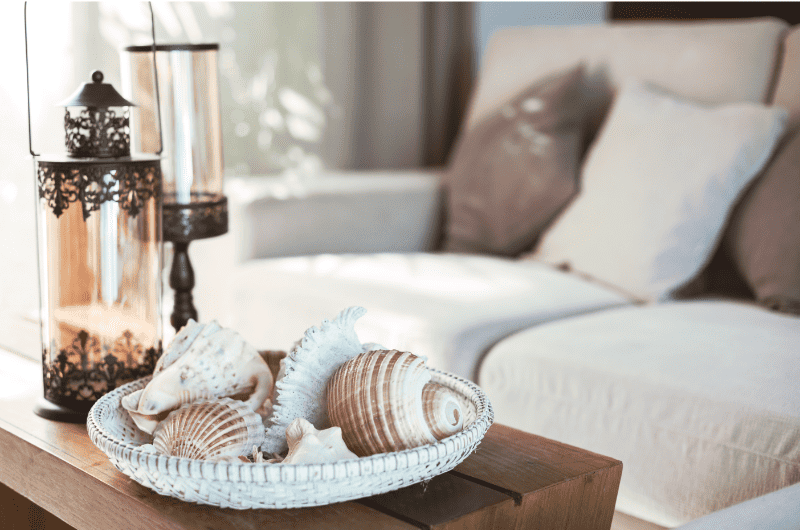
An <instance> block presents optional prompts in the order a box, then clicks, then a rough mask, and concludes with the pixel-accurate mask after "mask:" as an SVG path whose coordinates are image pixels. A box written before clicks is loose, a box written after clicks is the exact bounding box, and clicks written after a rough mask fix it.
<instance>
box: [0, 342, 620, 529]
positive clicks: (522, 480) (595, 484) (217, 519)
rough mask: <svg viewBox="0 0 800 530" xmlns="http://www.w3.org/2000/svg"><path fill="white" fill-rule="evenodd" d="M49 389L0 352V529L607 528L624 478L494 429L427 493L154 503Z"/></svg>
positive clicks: (600, 459) (574, 454)
mask: <svg viewBox="0 0 800 530" xmlns="http://www.w3.org/2000/svg"><path fill="white" fill-rule="evenodd" d="M41 387H42V380H41V368H40V366H39V364H38V363H36V362H33V361H31V360H29V359H26V358H23V357H20V356H17V355H14V354H11V353H8V352H5V351H1V350H0V389H4V390H5V391H0V447H2V452H0V482H2V484H3V485H4V486H0V523H3V526H4V527H10V525H9V521H10V520H11V519H12V518H14V517H16V518H17V519H19V520H20V521H22V522H24V521H31V524H30V527H31V528H34V527H35V528H39V527H46V528H67V526H66V525H65V524H64V523H63V522H65V523H67V524H69V525H71V526H72V527H75V528H79V529H98V530H100V529H102V530H106V529H108V528H125V529H131V530H138V529H141V530H157V529H198V530H199V529H209V528H236V529H237V530H238V529H253V530H256V529H258V530H268V529H290V528H298V529H300V528H302V529H309V530H313V529H337V528H341V529H347V530H374V529H382V528H387V529H416V528H423V529H437V530H439V529H442V530H444V529H447V530H451V529H487V528H498V529H510V528H541V529H551V528H558V529H561V530H578V529H581V530H583V529H585V530H607V529H609V528H610V527H611V519H612V516H613V512H614V504H615V502H616V497H617V490H618V488H619V480H620V476H621V473H622V463H621V462H619V461H617V460H614V459H612V458H608V457H605V456H601V455H598V454H595V453H590V452H588V451H584V450H582V449H578V448H576V447H572V446H568V445H564V444H561V443H559V442H555V441H553V440H548V439H546V438H542V437H539V436H534V435H531V434H527V433H524V432H522V431H518V430H515V429H512V428H510V427H506V426H503V425H498V424H495V425H493V426H492V427H491V429H489V432H488V433H487V435H486V437H485V438H484V439H483V441H482V442H481V444H480V446H479V447H478V450H477V451H476V452H475V453H473V454H472V455H471V456H470V457H469V458H467V459H466V460H465V461H464V462H462V463H461V464H460V465H459V466H458V467H456V468H455V470H453V471H451V472H449V473H445V474H444V475H440V476H438V477H436V478H434V479H432V480H431V481H430V482H429V483H427V484H425V485H422V484H417V485H414V486H410V487H407V488H404V489H402V490H398V491H394V492H390V493H386V494H383V495H378V496H375V497H370V498H367V499H361V500H358V501H352V502H346V503H339V504H334V505H329V506H320V507H315V508H302V509H292V510H245V511H237V510H231V509H222V508H214V507H209V506H199V505H195V504H190V503H186V502H183V501H179V500H177V499H173V498H170V497H164V496H161V495H158V494H156V493H154V492H152V491H151V490H149V489H147V488H145V487H144V486H141V485H139V484H137V483H136V482H134V481H133V480H131V479H130V478H128V477H127V476H125V475H123V474H122V473H121V472H119V471H118V470H117V469H116V468H114V466H113V465H112V464H111V463H110V462H109V460H108V459H107V458H106V456H105V454H103V453H102V452H101V451H100V450H99V449H97V448H96V447H95V446H94V445H93V444H92V443H91V441H90V440H89V437H88V435H87V434H86V427H85V425H73V424H62V423H57V422H52V421H48V420H45V419H43V418H40V417H39V416H36V415H35V414H34V413H33V405H34V402H35V401H36V399H37V398H38V397H39V396H41V394H42V388H41ZM34 503H35V504H34ZM37 505H38V506H37ZM40 507H41V508H40ZM42 510H44V511H42ZM3 518H5V522H3V520H2V519H3ZM59 519H60V520H61V521H63V522H61V521H59ZM36 521H39V522H41V523H45V522H46V523H50V524H48V525H47V526H39V524H40V523H38V522H36ZM21 527H26V526H24V525H23V526H21Z"/></svg>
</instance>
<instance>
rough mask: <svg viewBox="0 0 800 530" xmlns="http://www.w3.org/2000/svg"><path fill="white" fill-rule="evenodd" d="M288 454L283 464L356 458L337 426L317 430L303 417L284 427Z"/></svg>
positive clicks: (318, 462)
mask: <svg viewBox="0 0 800 530" xmlns="http://www.w3.org/2000/svg"><path fill="white" fill-rule="evenodd" d="M286 442H287V443H288V444H289V454H287V455H286V458H284V459H283V463H284V464H324V463H327V462H337V461H339V460H352V459H354V458H358V456H357V455H356V454H354V453H353V452H352V451H350V450H349V449H348V448H347V445H345V443H344V440H342V430H341V429H340V428H339V427H330V428H328V429H323V430H321V431H320V430H317V429H315V428H314V426H313V425H311V423H309V422H308V421H306V420H304V419H303V418H297V419H295V420H294V421H293V422H292V423H290V424H289V427H287V428H286Z"/></svg>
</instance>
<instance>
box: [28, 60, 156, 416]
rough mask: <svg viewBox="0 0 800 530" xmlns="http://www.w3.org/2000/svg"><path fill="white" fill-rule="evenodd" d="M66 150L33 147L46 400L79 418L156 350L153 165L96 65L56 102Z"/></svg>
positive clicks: (49, 408)
mask: <svg viewBox="0 0 800 530" xmlns="http://www.w3.org/2000/svg"><path fill="white" fill-rule="evenodd" d="M61 105H62V106H63V107H65V108H66V113H65V117H64V127H65V131H66V142H65V143H66V146H67V153H66V154H65V155H36V154H34V153H33V151H32V150H31V153H32V154H33V155H34V160H35V171H36V183H37V186H38V201H37V214H36V217H37V232H38V244H39V248H38V256H39V273H40V286H41V291H40V309H41V319H42V328H41V330H42V368H43V378H44V400H41V401H40V402H39V403H38V404H37V406H36V408H35V412H36V413H37V414H39V415H40V416H44V417H46V418H49V419H55V420H62V421H76V422H82V421H85V420H86V413H87V412H88V411H89V408H91V406H92V405H93V404H94V403H95V401H96V400H97V399H99V398H100V397H101V396H102V395H103V394H105V393H106V392H108V391H110V390H113V389H114V388H116V387H118V386H119V385H121V384H123V383H127V382H129V381H132V380H134V379H138V378H140V377H144V376H145V375H148V374H150V373H152V371H153V368H154V366H155V363H156V360H157V359H158V357H159V355H160V354H161V337H162V333H161V332H162V330H161V267H162V265H161V252H162V244H161V242H162V232H161V165H160V159H159V157H158V156H153V155H133V156H131V154H130V126H129V110H128V109H129V108H130V107H131V106H133V103H131V102H130V101H127V100H126V99H124V98H123V97H122V96H121V95H119V93H118V92H117V91H116V90H115V89H114V87H112V86H111V85H110V84H107V83H103V74H102V73H101V72H99V71H96V72H94V73H93V74H92V82H91V83H85V84H84V85H83V86H82V87H81V88H79V89H78V91H76V92H75V94H73V95H72V96H71V97H70V98H69V99H67V100H66V101H64V102H63V103H62V104H61Z"/></svg>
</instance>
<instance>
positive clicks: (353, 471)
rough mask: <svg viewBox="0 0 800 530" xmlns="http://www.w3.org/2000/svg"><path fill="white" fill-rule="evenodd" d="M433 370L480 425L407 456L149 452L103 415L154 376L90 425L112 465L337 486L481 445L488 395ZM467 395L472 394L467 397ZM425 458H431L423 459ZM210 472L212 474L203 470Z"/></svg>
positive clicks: (121, 392)
mask: <svg viewBox="0 0 800 530" xmlns="http://www.w3.org/2000/svg"><path fill="white" fill-rule="evenodd" d="M429 371H430V372H431V376H432V378H431V381H433V382H436V383H440V384H445V386H447V387H448V388H450V389H451V390H453V391H455V392H458V393H459V394H460V395H461V396H462V397H463V398H466V399H468V400H469V401H470V402H472V403H473V404H474V406H475V408H476V417H475V420H474V421H473V422H472V423H471V424H470V425H469V426H468V427H467V428H465V429H463V430H461V431H459V432H457V433H455V434H453V435H451V436H448V437H447V438H444V439H442V440H439V441H437V442H435V443H431V444H425V445H422V446H418V447H413V448H410V449H404V450H402V451H392V452H389V453H378V454H374V455H370V456H365V457H359V458H357V459H352V460H339V461H336V462H326V463H316V464H313V463H312V464H308V463H298V464H283V463H278V464H274V463H273V464H270V463H266V462H261V463H249V462H213V461H208V460H197V459H193V458H188V457H177V456H167V455H162V454H158V453H153V452H150V451H144V450H143V449H142V444H137V443H134V442H126V441H123V440H120V439H119V438H116V437H114V436H112V435H111V434H110V433H109V432H108V431H107V429H106V428H105V427H104V425H103V422H102V421H101V420H100V412H101V410H104V409H106V408H108V407H120V406H121V405H120V401H121V399H122V398H123V397H124V396H125V395H128V394H130V393H132V392H134V391H135V390H138V389H139V388H143V387H144V385H146V384H147V383H148V382H149V381H150V379H152V376H146V377H143V378H141V379H137V380H135V381H132V382H130V383H127V384H125V385H122V386H120V387H119V388H117V389H115V390H112V391H111V392H109V393H107V394H105V395H104V396H102V397H101V398H100V399H99V400H97V402H96V403H95V404H94V405H93V406H92V408H91V409H90V410H89V414H88V416H87V420H86V425H87V430H88V432H89V437H90V439H91V440H92V442H93V443H94V444H95V445H96V446H97V447H98V448H99V449H100V450H102V451H103V452H104V453H105V454H106V456H108V457H109V458H111V459H112V460H113V459H115V458H121V459H122V460H125V461H127V462H129V463H131V464H133V465H134V466H142V465H143V464H144V465H146V466H147V467H149V468H150V469H159V470H164V471H166V472H167V473H169V474H172V475H184V473H181V470H184V471H188V473H189V474H190V475H191V476H195V475H196V476H195V478H196V479H202V480H208V479H209V477H210V476H213V477H215V479H216V480H220V478H221V477H227V479H224V480H222V481H223V482H230V483H243V482H244V483H252V482H254V481H253V480H243V479H242V477H243V474H242V473H241V472H240V471H241V470H242V469H243V468H247V469H248V470H250V471H251V473H247V474H249V475H251V476H252V471H253V470H257V473H256V474H257V475H261V476H264V477H265V478H266V477H267V474H268V471H267V470H268V469H278V472H277V476H274V475H276V473H275V472H273V473H269V474H270V475H273V476H271V477H270V478H268V479H267V481H268V482H287V481H288V482H293V483H298V482H305V480H302V479H297V478H296V477H298V476H303V475H305V476H307V477H309V478H308V481H312V480H313V481H315V482H316V481H332V482H335V481H339V480H342V479H352V478H354V477H357V476H370V475H378V474H383V473H385V472H386V471H389V470H392V471H399V470H402V469H408V468H413V467H415V466H418V465H427V464H429V463H431V462H435V461H437V460H442V459H445V458H446V457H447V456H448V455H452V454H454V453H456V452H458V451H463V450H464V449H465V448H467V447H468V446H470V445H473V446H477V444H478V443H479V442H480V440H481V439H482V438H483V436H484V435H485V434H486V431H487V430H488V429H489V427H490V426H491V425H492V423H493V421H494V412H493V409H492V406H491V403H490V402H489V399H488V398H487V397H486V394H485V393H484V392H483V390H481V388H480V387H478V385H476V384H475V383H473V382H472V381H468V380H466V379H463V378H461V377H459V376H456V375H454V374H450V373H447V372H444V371H441V370H437V369H435V368H429ZM454 386H455V387H458V386H462V387H464V388H454ZM464 390H468V391H469V392H468V393H467V392H465V391H464ZM432 453H433V454H435V456H433V455H432ZM112 455H113V456H112ZM423 455H424V456H425V457H424V458H421V457H422V456H423ZM142 460H145V462H142ZM390 460H394V464H393V465H390V466H389V467H388V468H387V466H385V465H384V466H380V465H377V466H376V465H375V462H378V461H381V462H387V461H390ZM412 461H416V463H411V462H412ZM208 466H211V468H208ZM276 466H279V467H276ZM204 468H205V469H206V471H203V469H204ZM337 468H339V472H338V473H337ZM231 470H233V472H232V473H231V472H229V471H231ZM282 470H287V471H289V470H291V472H283V471H282ZM287 475H288V476H287ZM289 476H291V478H290V477H289ZM312 477H313V478H312ZM186 478H189V477H186Z"/></svg>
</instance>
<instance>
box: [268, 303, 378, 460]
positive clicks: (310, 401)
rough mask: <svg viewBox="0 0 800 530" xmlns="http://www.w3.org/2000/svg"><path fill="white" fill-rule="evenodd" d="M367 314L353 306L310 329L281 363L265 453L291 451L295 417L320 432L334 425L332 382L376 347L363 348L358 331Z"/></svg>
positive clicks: (364, 346)
mask: <svg viewBox="0 0 800 530" xmlns="http://www.w3.org/2000/svg"><path fill="white" fill-rule="evenodd" d="M366 312H367V310H366V309H364V308H363V307H357V306H356V307H349V308H347V309H345V310H344V311H342V312H341V313H339V315H337V316H336V318H334V319H333V320H332V321H328V320H324V321H323V322H322V324H321V325H320V327H319V328H317V327H311V328H309V329H308V331H306V332H305V335H304V336H303V338H302V340H301V341H300V343H299V344H298V345H297V346H296V347H295V348H294V349H293V350H292V351H291V352H290V353H289V355H288V356H286V357H285V358H284V359H283V360H282V361H281V369H280V372H279V374H278V379H277V382H276V383H275V399H274V401H273V413H272V416H271V417H270V418H269V420H268V421H267V422H265V424H266V426H267V436H266V440H265V442H264V445H263V447H262V448H263V449H264V451H266V452H270V453H280V452H282V451H284V450H285V449H286V448H287V443H286V438H285V433H286V428H287V427H288V426H289V424H290V423H291V422H292V421H294V419H295V418H305V419H306V420H307V421H309V422H310V423H311V424H312V425H314V426H316V427H317V428H320V429H324V428H326V427H329V426H330V424H329V422H328V413H327V406H326V404H325V401H326V398H325V393H326V387H327V383H328V379H330V377H331V376H332V375H333V373H334V372H335V371H336V369H337V368H339V366H341V365H342V364H344V363H345V362H346V361H348V360H349V359H352V358H353V357H355V356H356V355H359V354H360V353H363V352H364V351H365V348H371V347H373V345H372V344H369V345H362V344H361V341H359V340H358V336H357V335H356V332H355V329H354V326H355V323H356V320H358V319H359V318H361V317H362V316H363V315H364V313H366Z"/></svg>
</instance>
